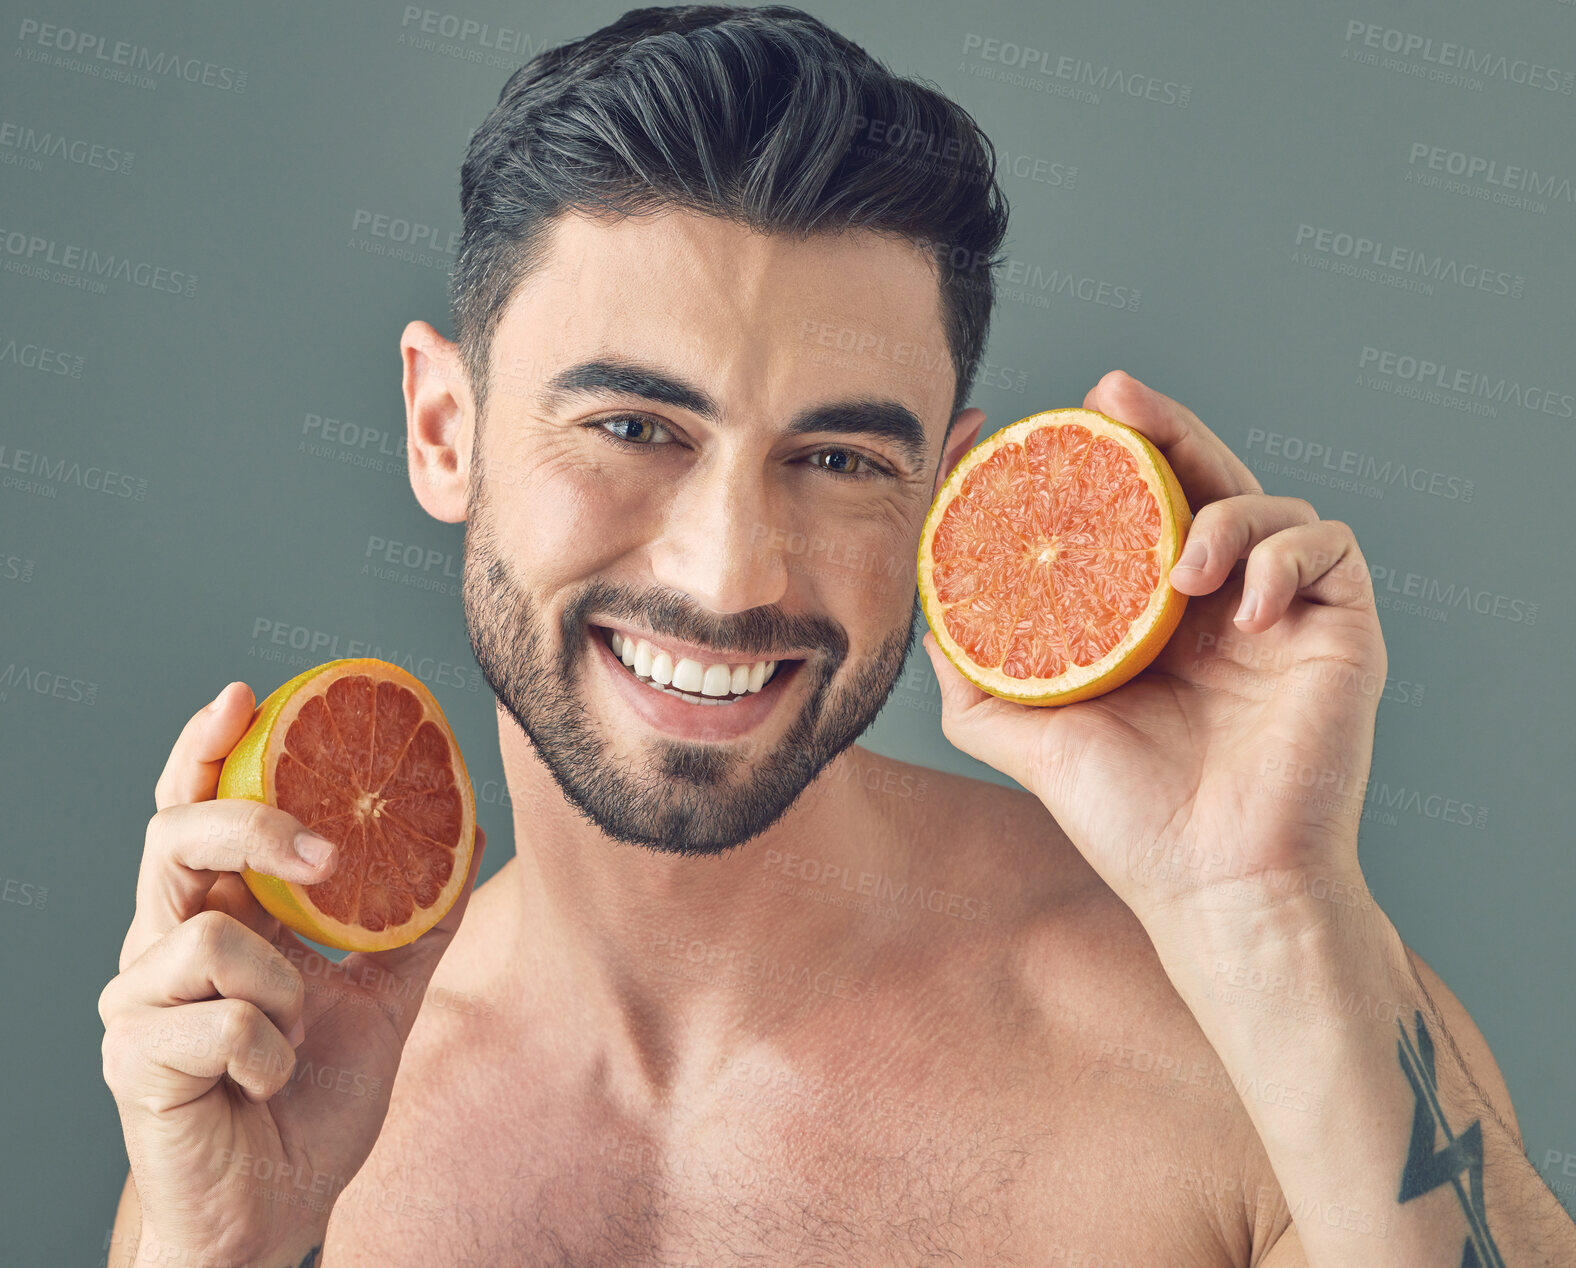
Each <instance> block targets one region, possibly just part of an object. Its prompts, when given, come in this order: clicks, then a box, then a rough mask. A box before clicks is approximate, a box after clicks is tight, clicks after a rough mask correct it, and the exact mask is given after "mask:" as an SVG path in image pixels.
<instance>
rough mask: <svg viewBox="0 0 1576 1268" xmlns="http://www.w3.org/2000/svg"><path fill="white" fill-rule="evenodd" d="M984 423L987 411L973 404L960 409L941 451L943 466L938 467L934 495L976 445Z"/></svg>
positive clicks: (932, 491)
mask: <svg viewBox="0 0 1576 1268" xmlns="http://www.w3.org/2000/svg"><path fill="white" fill-rule="evenodd" d="M984 425H985V411H984V410H982V409H975V408H974V407H973V406H972V405H971V406H969V408H968V409H960V410H959V411H958V412H957V414H956V415H955V416H954V417H953V420H952V431H951V433H950V434H949V435H948V436H947V447H946V448H945V449H943V450H942V451H941V466H939V467H938V468H937V469H936V487H935V488H934V489H932V490H931V491H930V492H931V496H932V497H934V496H935V494H936V491H937V490H938V489H940V488H941V486H942V485H943V484H945V483H946V479H947V477H948V476H949V475H951V474H952V468H953V467H955V466H957V465H958V459H959V458H961V457H963V455H964V454H966V453H967V452H968V451H969V450H970V449H972V448H973V447H974V441H975V439H976V438H977V437H978V436H979V434H980V428H981V427H983V426H984Z"/></svg>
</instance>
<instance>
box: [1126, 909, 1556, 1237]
mask: <svg viewBox="0 0 1576 1268" xmlns="http://www.w3.org/2000/svg"><path fill="white" fill-rule="evenodd" d="M1363 899H1364V900H1363V901H1362V902H1361V903H1357V904H1351V905H1348V904H1345V903H1341V902H1329V901H1320V900H1318V899H1308V900H1306V901H1299V902H1296V903H1293V904H1282V905H1281V906H1280V907H1279V908H1275V909H1270V908H1263V909H1254V908H1251V907H1248V908H1244V909H1243V910H1242V911H1241V912H1238V913H1233V915H1232V917H1231V918H1230V919H1225V920H1222V919H1218V918H1217V919H1211V920H1204V921H1199V922H1197V923H1196V924H1195V925H1194V927H1192V928H1188V927H1187V925H1188V924H1189V923H1190V922H1188V921H1185V920H1179V921H1178V922H1176V925H1174V926H1173V927H1172V928H1171V929H1170V930H1169V931H1168V932H1167V933H1166V934H1165V935H1164V936H1163V937H1162V938H1158V939H1157V940H1156V946H1157V949H1158V950H1159V951H1160V956H1161V960H1162V963H1164V964H1165V967H1166V971H1167V973H1168V974H1169V975H1170V977H1171V980H1172V982H1173V984H1174V985H1175V986H1176V988H1177V990H1178V992H1179V993H1180V994H1181V995H1182V998H1183V999H1184V1001H1185V1002H1186V1003H1187V1004H1188V1006H1189V1007H1190V1008H1191V1009H1192V1012H1193V1015H1194V1017H1195V1018H1196V1019H1197V1020H1198V1022H1199V1024H1200V1026H1201V1027H1202V1029H1203V1030H1204V1032H1205V1034H1206V1035H1207V1036H1208V1038H1209V1039H1210V1041H1211V1043H1213V1044H1214V1046H1215V1049H1216V1051H1217V1053H1218V1054H1219V1056H1220V1058H1221V1061H1222V1062H1223V1063H1224V1065H1225V1067H1226V1070H1227V1072H1228V1073H1229V1074H1230V1076H1231V1079H1232V1082H1233V1083H1234V1084H1235V1086H1236V1087H1237V1090H1238V1092H1239V1093H1240V1095H1241V1096H1242V1101H1243V1104H1244V1105H1245V1106H1246V1108H1247V1111H1248V1113H1249V1115H1250V1116H1251V1118H1252V1120H1253V1122H1254V1125H1255V1127H1256V1128H1257V1130H1258V1133H1259V1136H1260V1138H1261V1139H1262V1141H1263V1143H1264V1147H1265V1150H1266V1152H1267V1154H1268V1157H1269V1160H1270V1163H1271V1165H1272V1166H1273V1167H1274V1170H1275V1174H1276V1177H1277V1178H1278V1180H1279V1181H1280V1184H1281V1187H1282V1190H1283V1191H1284V1193H1285V1196H1286V1201H1287V1204H1288V1206H1289V1207H1290V1209H1291V1212H1292V1216H1293V1219H1294V1220H1295V1221H1296V1224H1297V1232H1298V1236H1299V1238H1300V1240H1301V1243H1302V1247H1303V1250H1304V1253H1305V1254H1306V1256H1307V1259H1308V1263H1309V1264H1310V1265H1312V1268H1347V1266H1348V1265H1351V1266H1353V1268H1355V1266H1356V1265H1362V1266H1363V1268H1374V1266H1376V1265H1394V1266H1396V1268H1412V1266H1414V1265H1415V1266H1417V1268H1422V1266H1423V1265H1427V1266H1428V1268H1436V1266H1437V1265H1446V1264H1448V1265H1451V1268H1454V1266H1455V1265H1458V1264H1459V1265H1467V1264H1481V1265H1484V1266H1485V1268H1488V1266H1490V1265H1499V1264H1502V1265H1506V1266H1508V1268H1530V1266H1531V1265H1552V1264H1568V1263H1576V1225H1573V1224H1572V1222H1571V1220H1570V1218H1569V1217H1568V1216H1567V1215H1566V1214H1565V1212H1564V1211H1563V1210H1562V1208H1561V1207H1560V1205H1559V1203H1558V1201H1557V1200H1556V1199H1555V1197H1554V1195H1553V1194H1552V1193H1550V1192H1549V1190H1548V1188H1547V1187H1546V1186H1545V1185H1544V1184H1543V1182H1542V1180H1541V1179H1540V1178H1539V1177H1538V1175H1537V1172H1536V1171H1535V1169H1534V1168H1533V1167H1532V1165H1531V1164H1530V1163H1529V1162H1528V1161H1527V1158H1526V1156H1525V1153H1524V1151H1523V1146H1522V1143H1521V1141H1520V1139H1519V1137H1518V1136H1517V1135H1516V1133H1515V1132H1514V1130H1512V1129H1511V1128H1510V1127H1509V1126H1508V1125H1507V1124H1505V1123H1503V1122H1502V1121H1501V1120H1500V1118H1499V1116H1498V1115H1497V1114H1496V1113H1495V1111H1494V1109H1493V1107H1492V1106H1491V1105H1490V1103H1489V1101H1488V1099H1487V1097H1485V1095H1484V1094H1483V1092H1482V1091H1481V1090H1480V1088H1479V1087H1478V1086H1477V1085H1476V1083H1475V1082H1474V1079H1473V1073H1472V1071H1471V1070H1470V1069H1469V1068H1468V1066H1467V1064H1466V1062H1465V1061H1464V1060H1463V1058H1462V1057H1461V1055H1460V1053H1459V1052H1458V1051H1457V1049H1456V1044H1455V1041H1454V1039H1453V1038H1452V1036H1451V1034H1450V1029H1449V1025H1448V1022H1447V1020H1446V1019H1445V1018H1444V1017H1443V1016H1442V1015H1441V1013H1440V1011H1439V1009H1438V1007H1437V1006H1436V1004H1435V1002H1434V1000H1433V999H1432V998H1431V997H1430V996H1429V994H1428V991H1427V990H1426V989H1425V987H1424V985H1423V983H1422V982H1421V981H1420V979H1419V977H1418V975H1417V972H1416V970H1415V968H1414V967H1413V964H1412V962H1411V959H1410V957H1409V956H1408V955H1407V952H1406V948H1405V946H1404V945H1403V943H1402V941H1401V938H1400V936H1399V935H1398V934H1397V933H1396V931H1395V928H1394V926H1393V925H1391V923H1390V921H1389V920H1388V919H1387V918H1386V917H1385V915H1384V913H1383V912H1382V911H1380V910H1379V908H1378V907H1377V906H1375V905H1374V904H1373V903H1372V902H1371V900H1368V899H1367V897H1366V893H1365V892H1364V895H1363Z"/></svg>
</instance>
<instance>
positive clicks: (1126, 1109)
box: [859, 750, 1298, 1266]
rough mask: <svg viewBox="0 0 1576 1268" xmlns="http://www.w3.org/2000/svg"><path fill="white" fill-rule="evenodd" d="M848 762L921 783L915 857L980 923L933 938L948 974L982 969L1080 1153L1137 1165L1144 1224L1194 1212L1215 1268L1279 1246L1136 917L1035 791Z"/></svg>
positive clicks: (1206, 1065) (1205, 1043)
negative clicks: (1212, 1238) (1051, 1078)
mask: <svg viewBox="0 0 1576 1268" xmlns="http://www.w3.org/2000/svg"><path fill="white" fill-rule="evenodd" d="M859 760H861V761H862V762H864V763H866V765H867V766H868V767H870V768H873V769H874V770H876V771H878V772H880V778H881V779H882V780H883V781H885V780H887V779H888V778H901V777H904V776H906V777H908V778H910V779H911V780H913V781H915V782H914V786H915V787H919V786H921V785H920V783H919V781H924V783H923V787H924V788H925V796H924V799H923V801H919V800H917V799H910V802H909V803H907V804H908V812H907V814H906V815H905V820H906V822H909V823H911V824H912V825H913V840H914V843H915V860H914V866H915V868H916V869H918V870H919V871H921V872H923V873H925V874H928V875H931V876H933V877H936V878H937V883H938V884H940V885H942V886H943V887H944V888H947V889H950V890H954V891H956V892H960V893H963V894H965V895H968V896H971V897H974V898H976V899H978V902H979V906H980V907H981V909H982V910H984V911H986V912H988V913H989V917H990V920H989V927H988V929H982V930H981V931H980V934H979V936H978V937H977V938H976V939H975V940H974V941H973V942H972V943H969V944H966V943H964V942H961V941H958V940H955V939H954V940H950V941H949V942H948V943H947V950H946V955H947V958H948V961H949V969H948V972H950V973H953V974H955V975H957V976H958V977H959V979H960V980H962V979H963V978H965V977H967V976H969V975H973V976H974V977H975V978H977V977H978V975H979V974H980V973H981V972H982V971H988V972H990V973H991V974H992V987H991V991H990V1010H989V1011H990V1013H991V1017H990V1019H989V1020H990V1021H991V1022H993V1023H995V1024H996V1025H1003V1024H1005V1025H1006V1027H1007V1029H1008V1030H1009V1032H1010V1033H1011V1034H1012V1035H1013V1036H1014V1043H1013V1047H1014V1049H1016V1050H1017V1051H1019V1052H1021V1053H1022V1054H1024V1058H1025V1059H1026V1060H1029V1061H1033V1062H1035V1063H1039V1064H1041V1065H1043V1066H1044V1067H1045V1068H1046V1069H1057V1070H1060V1071H1063V1072H1065V1082H1064V1083H1063V1085H1062V1086H1061V1088H1060V1089H1059V1090H1058V1092H1057V1097H1056V1114H1057V1115H1058V1117H1059V1118H1060V1119H1061V1120H1069V1119H1071V1120H1075V1121H1077V1123H1078V1125H1079V1126H1080V1127H1081V1128H1082V1130H1083V1132H1084V1135H1085V1138H1086V1139H1087V1140H1088V1141H1089V1146H1090V1148H1091V1150H1100V1149H1110V1150H1112V1151H1114V1152H1118V1153H1121V1154H1123V1155H1124V1156H1126V1157H1128V1158H1129V1159H1130V1160H1132V1161H1133V1162H1135V1163H1136V1162H1137V1161H1138V1160H1140V1159H1141V1160H1142V1162H1143V1164H1144V1166H1145V1167H1146V1168H1147V1169H1148V1174H1149V1175H1150V1176H1151V1179H1152V1185H1151V1188H1150V1191H1149V1192H1150V1199H1149V1200H1151V1201H1152V1203H1153V1204H1154V1206H1155V1208H1156V1210H1155V1211H1154V1212H1153V1213H1154V1214H1155V1216H1156V1217H1157V1218H1164V1217H1165V1216H1166V1215H1167V1214H1169V1215H1178V1214H1179V1213H1182V1212H1188V1211H1191V1212H1193V1213H1194V1214H1199V1213H1203V1214H1204V1215H1206V1216H1207V1217H1208V1221H1209V1223H1210V1224H1211V1225H1213V1226H1214V1227H1216V1228H1218V1229H1219V1230H1220V1239H1221V1245H1220V1251H1221V1254H1222V1259H1221V1260H1217V1262H1242V1263H1248V1262H1252V1260H1253V1257H1254V1256H1255V1255H1262V1254H1263V1253H1264V1251H1265V1248H1267V1247H1270V1246H1273V1245H1275V1244H1276V1242H1277V1240H1281V1241H1284V1240H1285V1239H1284V1237H1283V1234H1284V1233H1285V1232H1286V1231H1287V1229H1288V1228H1289V1227H1290V1224H1291V1219H1290V1213H1289V1211H1288V1210H1287V1207H1286V1204H1285V1201H1284V1197H1283V1195H1282V1192H1281V1190H1280V1187H1279V1185H1278V1184H1277V1183H1276V1181H1275V1177H1274V1173H1273V1170H1272V1169H1271V1167H1270V1165H1269V1160H1268V1157H1267V1155H1266V1154H1265V1153H1264V1149H1263V1145H1262V1143H1261V1142H1260V1141H1259V1138H1258V1135H1257V1133H1256V1132H1255V1131H1254V1129H1253V1126H1252V1122H1251V1120H1250V1119H1249V1117H1248V1115H1247V1112H1246V1110H1245V1108H1244V1106H1243V1103H1242V1098H1241V1095H1240V1093H1239V1091H1238V1089H1237V1088H1236V1087H1235V1086H1234V1085H1233V1084H1232V1082H1231V1079H1230V1076H1229V1075H1228V1073H1227V1071H1226V1069H1225V1067H1224V1065H1223V1064H1222V1062H1221V1061H1220V1059H1219V1057H1218V1055H1217V1054H1216V1053H1215V1050H1214V1048H1213V1047H1212V1045H1211V1044H1210V1043H1209V1040H1208V1039H1207V1038H1206V1036H1205V1035H1204V1033H1203V1031H1202V1030H1201V1029H1200V1028H1199V1026H1198V1023H1197V1021H1196V1020H1195V1019H1194V1017H1193V1015H1192V1013H1191V1012H1190V1011H1189V1010H1188V1008H1187V1006H1186V1005H1185V1004H1184V1003H1183V1002H1182V999H1181V997H1180V996H1179V995H1178V994H1177V992H1176V990H1175V988H1174V987H1173V986H1172V984H1171V981H1170V979H1169V978H1168V977H1167V976H1166V974H1165V971H1164V970H1163V968H1162V967H1161V965H1160V961H1159V957H1158V956H1157V955H1156V953H1155V950H1154V946H1153V944H1152V943H1151V942H1150V940H1149V936H1148V934H1147V933H1145V931H1144V928H1143V926H1142V925H1141V924H1140V923H1139V921H1138V919H1137V917H1135V916H1134V915H1133V913H1132V911H1131V910H1130V909H1129V908H1128V907H1127V905H1126V904H1125V903H1123V902H1122V901H1121V899H1120V898H1118V897H1117V896H1116V894H1115V893H1113V892H1112V890H1111V889H1110V887H1109V886H1107V885H1106V884H1105V882H1104V881H1103V880H1102V879H1101V878H1100V876H1099V875H1098V873H1096V872H1095V871H1094V869H1093V868H1091V867H1090V866H1089V864H1088V863H1087V861H1085V859H1084V858H1083V856H1082V855H1081V854H1080V853H1079V852H1078V849H1077V847H1076V846H1074V845H1073V844H1072V842H1071V841H1070V840H1069V839H1068V837H1067V835H1066V834H1065V833H1064V832H1063V831H1062V829H1061V828H1060V826H1059V825H1058V824H1057V822H1056V820H1055V818H1054V817H1053V816H1052V815H1051V814H1050V812H1049V811H1048V810H1047V809H1046V808H1045V806H1044V805H1043V803H1041V801H1040V800H1039V798H1037V797H1035V796H1034V795H1032V794H1031V793H1028V792H1026V791H1024V790H1021V789H1018V788H1012V787H1006V786H1003V785H1000V784H996V783H993V782H989V781H986V780H980V779H972V778H969V777H967V776H961V775H955V774H950V773H947V772H941V771H935V770H928V769H926V768H923V767H919V766H914V765H911V764H909V763H905V762H899V761H895V760H894V759H891V758H885V757H880V756H878V755H876V754H865V753H864V752H863V751H862V750H861V751H860V752H859ZM871 778H872V779H873V778H874V777H871ZM929 929H930V931H931V932H932V933H937V932H940V929H939V925H938V922H931V924H930V926H929ZM965 946H970V947H972V951H971V952H970V951H964V948H965ZM960 952H962V953H961V954H960ZM977 994H978V991H977V986H976V995H977ZM981 1020H984V1019H981ZM987 1028H989V1027H987ZM1058 1125H1059V1126H1061V1127H1066V1125H1067V1121H1062V1122H1060V1123H1059V1124H1058ZM1118 1142H1120V1143H1118ZM1282 1253H1283V1255H1285V1256H1288V1258H1285V1259H1284V1260H1283V1261H1276V1262H1284V1263H1286V1264H1287V1265H1288V1266H1289V1265H1291V1264H1295V1263H1297V1262H1298V1261H1297V1260H1295V1259H1292V1258H1289V1256H1290V1255H1292V1254H1293V1247H1292V1245H1291V1243H1289V1242H1287V1243H1286V1249H1285V1250H1284V1251H1283V1252H1282Z"/></svg>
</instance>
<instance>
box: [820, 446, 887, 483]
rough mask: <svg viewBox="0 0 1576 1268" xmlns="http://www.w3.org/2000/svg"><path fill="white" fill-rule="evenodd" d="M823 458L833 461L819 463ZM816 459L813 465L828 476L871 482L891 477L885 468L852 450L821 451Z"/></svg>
mask: <svg viewBox="0 0 1576 1268" xmlns="http://www.w3.org/2000/svg"><path fill="white" fill-rule="evenodd" d="M823 457H827V458H830V459H831V461H830V462H821V461H819V459H821V458H823ZM815 459H816V461H814V462H813V464H812V465H814V467H815V469H816V470H817V471H825V472H826V473H827V474H828V475H835V476H842V477H844V478H846V479H850V480H871V479H875V478H877V477H879V476H886V475H891V472H890V471H888V470H887V469H886V468H885V467H883V466H881V465H880V464H879V463H876V462H873V461H872V460H871V459H869V458H867V457H865V455H864V454H862V453H857V452H855V451H854V450H852V449H819V450H817V451H816V453H815Z"/></svg>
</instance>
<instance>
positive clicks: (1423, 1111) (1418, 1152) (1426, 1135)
mask: <svg viewBox="0 0 1576 1268" xmlns="http://www.w3.org/2000/svg"><path fill="white" fill-rule="evenodd" d="M1413 1017H1414V1021H1413V1026H1414V1028H1415V1030H1416V1032H1417V1037H1416V1039H1415V1040H1413V1039H1412V1038H1411V1037H1410V1036H1408V1035H1407V1033H1406V1027H1405V1026H1404V1025H1402V1024H1401V1022H1400V1021H1399V1020H1397V1021H1396V1026H1397V1027H1398V1028H1399V1029H1400V1031H1401V1040H1400V1042H1399V1043H1398V1044H1397V1045H1396V1050H1397V1052H1398V1053H1399V1054H1400V1057H1401V1068H1402V1069H1403V1070H1404V1071H1406V1077H1407V1080H1408V1081H1409V1082H1410V1083H1411V1084H1412V1095H1413V1096H1415V1097H1416V1098H1417V1108H1416V1109H1415V1110H1414V1111H1413V1113H1412V1143H1411V1147H1410V1149H1409V1150H1408V1151H1407V1156H1406V1168H1405V1169H1404V1170H1403V1171H1402V1172H1401V1192H1400V1195H1399V1197H1398V1198H1397V1201H1400V1202H1410V1201H1411V1200H1412V1199H1413V1198H1415V1197H1420V1196H1421V1195H1422V1194H1424V1193H1430V1192H1432V1191H1433V1190H1435V1189H1437V1188H1438V1187H1439V1186H1440V1185H1442V1184H1449V1185H1452V1186H1453V1187H1454V1188H1455V1191H1456V1197H1457V1199H1458V1200H1459V1201H1460V1203H1461V1210H1462V1212H1463V1213H1464V1214H1465V1215H1466V1217H1467V1225H1468V1232H1467V1240H1466V1245H1465V1246H1464V1247H1463V1248H1462V1251H1461V1268H1505V1261H1504V1259H1503V1258H1502V1257H1501V1255H1500V1253H1499V1248H1498V1247H1497V1246H1495V1245H1494V1239H1493V1238H1492V1237H1490V1236H1489V1232H1488V1215H1487V1213H1486V1212H1485V1210H1484V1209H1483V1123H1482V1120H1481V1119H1479V1120H1478V1121H1477V1122H1474V1123H1473V1124H1472V1125H1471V1126H1470V1127H1468V1128H1467V1129H1466V1130H1465V1131H1464V1132H1462V1133H1461V1134H1460V1135H1459V1136H1455V1135H1452V1134H1451V1131H1450V1125H1449V1124H1448V1123H1446V1122H1445V1111H1444V1109H1443V1108H1442V1107H1441V1106H1440V1104H1439V1078H1438V1076H1437V1074H1436V1073H1435V1071H1434V1040H1433V1037H1432V1036H1430V1035H1429V1033H1428V1028H1427V1027H1426V1026H1424V1025H1423V1014H1422V1012H1421V1011H1418V1010H1414V1011H1413ZM1439 1133H1443V1135H1444V1138H1445V1145H1444V1148H1443V1149H1436V1148H1435V1145H1436V1143H1437V1140H1438V1135H1439ZM1463 1171H1464V1172H1466V1180H1467V1182H1466V1184H1465V1185H1463V1184H1462V1182H1461V1173H1462V1172H1463Z"/></svg>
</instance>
